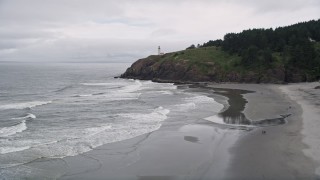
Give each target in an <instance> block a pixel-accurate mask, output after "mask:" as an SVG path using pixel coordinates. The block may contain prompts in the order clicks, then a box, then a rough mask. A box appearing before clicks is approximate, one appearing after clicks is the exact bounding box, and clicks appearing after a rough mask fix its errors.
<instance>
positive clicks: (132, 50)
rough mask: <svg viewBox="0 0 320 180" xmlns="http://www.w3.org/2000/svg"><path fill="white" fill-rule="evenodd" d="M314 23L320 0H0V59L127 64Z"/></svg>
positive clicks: (319, 9)
mask: <svg viewBox="0 0 320 180" xmlns="http://www.w3.org/2000/svg"><path fill="white" fill-rule="evenodd" d="M319 18H320V0H157V1H156V0H0V61H44V62H45V61H88V62H99V61H129V62H132V61H134V60H136V59H137V58H142V57H144V56H147V55H149V54H156V53H157V46H158V45H161V47H162V50H163V51H164V52H170V51H176V50H181V49H185V48H186V47H188V46H189V45H191V44H198V43H200V44H202V43H203V42H206V41H208V40H211V39H212V40H215V39H222V38H223V35H224V34H226V33H228V32H240V31H242V30H244V29H249V28H269V27H273V28H275V27H278V26H284V25H290V24H293V23H297V22H301V21H308V20H312V19H319Z"/></svg>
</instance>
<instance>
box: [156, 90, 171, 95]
mask: <svg viewBox="0 0 320 180" xmlns="http://www.w3.org/2000/svg"><path fill="white" fill-rule="evenodd" d="M155 93H160V94H164V95H173V92H172V91H155Z"/></svg>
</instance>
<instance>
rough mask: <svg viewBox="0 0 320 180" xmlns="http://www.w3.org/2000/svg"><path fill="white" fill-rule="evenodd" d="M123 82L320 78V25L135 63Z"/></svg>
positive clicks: (231, 39)
mask: <svg viewBox="0 0 320 180" xmlns="http://www.w3.org/2000/svg"><path fill="white" fill-rule="evenodd" d="M121 77H123V78H137V79H149V80H155V81H182V82H185V81H213V82H246V83H287V82H305V81H316V80H319V79H320V20H317V21H315V20H313V21H309V22H303V23H298V24H295V25H291V26H287V27H279V28H276V29H249V30H244V31H242V32H240V33H228V34H226V35H225V36H224V39H223V40H221V39H219V40H214V41H213V40H211V41H208V42H206V43H204V44H202V45H200V44H198V45H197V46H195V45H191V46H190V47H188V48H187V49H186V50H183V51H179V52H172V53H167V54H164V55H158V56H157V55H153V56H149V57H147V58H144V59H140V60H138V61H137V62H135V63H134V64H133V65H132V66H131V67H130V68H128V70H127V71H126V72H125V73H124V74H123V75H122V76H121Z"/></svg>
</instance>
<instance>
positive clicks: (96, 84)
mask: <svg viewBox="0 0 320 180" xmlns="http://www.w3.org/2000/svg"><path fill="white" fill-rule="evenodd" d="M81 85H84V86H110V85H113V84H112V83H81Z"/></svg>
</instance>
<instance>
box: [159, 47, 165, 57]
mask: <svg viewBox="0 0 320 180" xmlns="http://www.w3.org/2000/svg"><path fill="white" fill-rule="evenodd" d="M158 55H164V53H163V52H161V48H160V46H159V47H158Z"/></svg>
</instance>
